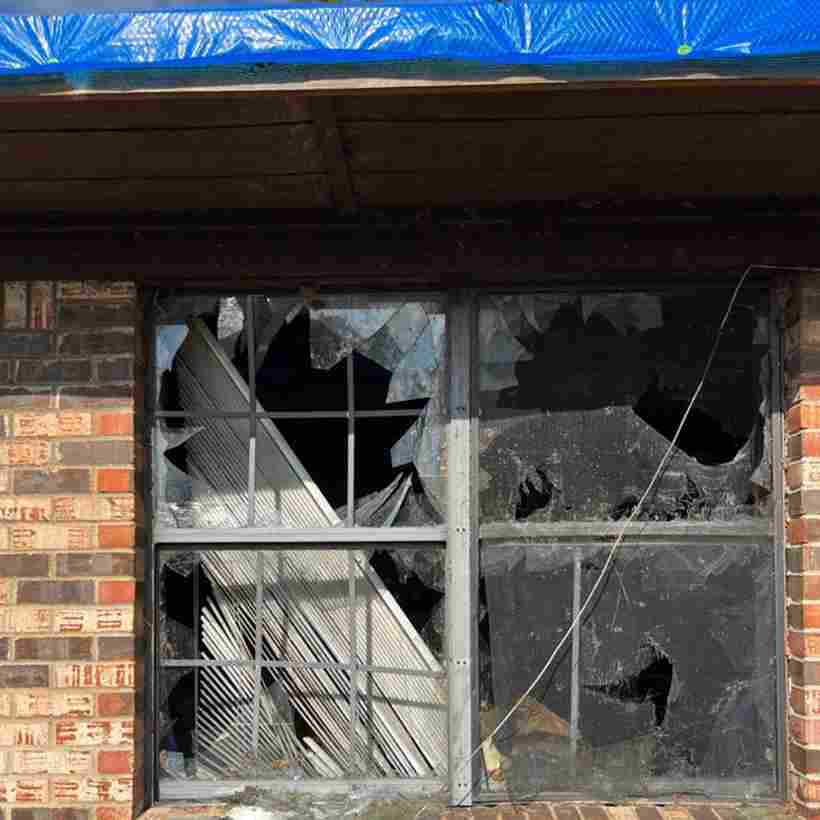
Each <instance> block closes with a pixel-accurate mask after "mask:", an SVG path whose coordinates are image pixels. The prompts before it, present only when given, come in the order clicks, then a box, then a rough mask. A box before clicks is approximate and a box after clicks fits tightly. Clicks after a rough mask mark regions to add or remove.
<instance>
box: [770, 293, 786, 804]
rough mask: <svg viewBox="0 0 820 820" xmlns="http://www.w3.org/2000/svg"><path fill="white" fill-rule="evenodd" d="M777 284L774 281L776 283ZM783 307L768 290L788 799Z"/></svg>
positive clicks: (780, 779) (780, 696)
mask: <svg viewBox="0 0 820 820" xmlns="http://www.w3.org/2000/svg"><path fill="white" fill-rule="evenodd" d="M776 284H777V283H776ZM784 352H785V351H784V343H783V307H782V305H781V303H780V299H779V294H778V289H777V287H774V288H772V289H771V292H770V306H769V355H770V359H769V361H770V364H771V366H770V372H771V377H770V382H771V384H770V388H771V409H770V416H771V447H772V459H771V462H772V463H771V467H772V497H773V499H774V524H775V526H774V532H775V536H774V539H773V540H774V543H773V547H774V555H775V562H774V563H775V584H776V586H775V596H774V597H775V609H776V611H775V635H776V653H777V654H776V662H775V669H776V670H777V674H776V681H775V689H776V697H777V715H776V720H775V731H776V733H777V737H776V738H775V749H776V771H775V777H776V780H777V791H778V794H779V795H780V797H781V798H782V799H784V800H785V799H787V798H788V793H787V792H788V788H787V786H788V778H787V766H788V762H787V761H788V750H787V748H786V721H787V710H788V704H787V698H786V673H787V670H786V667H785V663H786V638H785V636H786V588H785V587H786V541H785V536H786V510H785V503H786V496H785V493H786V487H785V480H784V474H783V471H784V464H785V450H786V446H785V427H784V423H783V401H784V380H783V356H784Z"/></svg>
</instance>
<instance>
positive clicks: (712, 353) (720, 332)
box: [417, 265, 756, 817]
mask: <svg viewBox="0 0 820 820" xmlns="http://www.w3.org/2000/svg"><path fill="white" fill-rule="evenodd" d="M753 267H756V266H754V265H749V267H748V268H746V270H745V271H743V275H742V276H741V277H740V280H739V281H738V283H737V286H736V287H735V290H734V293H732V298H731V299H730V300H729V305H728V307H727V308H726V312H725V313H724V315H723V320H722V321H721V323H720V327H719V328H718V331H717V335H716V336H715V342H714V344H713V345H712V350H711V351H710V353H709V358H708V359H707V360H706V365H705V367H704V368H703V375H702V376H701V379H700V382H699V383H698V386H697V387H696V388H695V392H694V393H693V394H692V398H691V399H690V401H689V404H688V405H687V407H686V410H685V411H684V413H683V416H682V417H681V420H680V424H678V429H677V430H676V431H675V435H674V436H673V437H672V440H671V441H670V443H669V447H668V448H667V450H666V453H664V456H663V458H662V459H661V461H660V463H659V464H658V469H657V470H655V474H654V475H653V476H652V479H651V480H650V482H649V484H648V485H647V487H646V489H645V490H644V493H643V495H642V496H641V498H640V500H639V501H638V503H637V504H636V505H635V507H634V508H633V510H632V512H631V514H630V515H629V518H627V519H626V520H625V521H624V523H623V526H622V527H621V531H620V533H618V537H617V538H616V539H615V543H614V544H613V545H612V549H611V550H610V551H609V555H608V556H607V559H606V561H605V562H604V566H603V568H602V569H601V572H600V574H599V575H598V578H597V579H596V580H595V583H594V584H593V586H592V589H591V590H590V592H589V595H587V597H586V600H585V601H584V603H583V604H582V605H581V608H580V609H579V610H578V614H577V615H576V616H575V618H574V619H573V621H572V623H571V624H570V625H569V627H568V628H567V631H566V632H565V633H564V636H563V637H562V638H561V640H560V641H558V643H557V645H556V646H555V649H554V650H553V652H552V654H551V655H550V656H549V658H547V661H546V663H545V664H544V665H543V666H542V667H541V671H540V672H539V673H538V674H537V675H536V676H535V679H534V680H533V682H532V683H531V684H530V685H529V686H528V687H527V689H526V690H525V691H524V694H523V695H521V697H519V698H518V700H517V701H516V702H515V703H514V704H513V706H512V707H511V708H510V710H509V711H508V712H507V714H506V715H504V717H503V718H502V719H501V720H500V721H499V723H498V725H497V726H496V727H495V729H493V731H492V732H490V734H489V735H488V736H487V737H486V738H484V740H483V741H482V742H481V743H480V744H479V745H478V746H477V747H476V748H475V749H474V750H473V753H472V754H471V755H470V756H469V757H468V758H467V759H466V760H465V761H464V762H463V763H462V764H461V768H462V769H463V768H464V767H466V766H468V765H469V764H470V763H471V762H472V761H473V760H474V759H475V757H476V755H477V754H478V753H479V752H480V751H481V749H482V747H483V745H484V744H485V743H489V742H490V741H491V740H492V739H493V738H494V737H495V736H496V735H497V734H498V733H499V732H500V731H501V728H502V727H503V726H504V725H505V724H506V723H507V721H508V720H509V719H510V718H511V717H512V716H513V714H514V713H515V711H516V709H518V707H519V706H521V704H522V703H523V702H524V701H525V700H526V699H527V698H528V697H529V696H530V694H531V693H532V690H533V689H535V687H536V686H538V684H539V683H540V682H541V680H542V679H543V677H544V675H546V673H547V671H548V670H549V668H550V666H552V663H553V661H554V660H555V659H556V658H557V657H558V654H559V653H560V651H561V649H562V648H563V646H564V644H565V643H566V642H567V640H568V639H569V638H570V636H571V635H572V631H573V630H574V629H575V626H576V625H577V624H578V623H579V622H580V621H581V619H582V618H583V617H584V614H585V612H586V609H587V607H588V606H589V604H590V602H591V601H592V600H594V598H595V596H596V594H597V593H598V590H599V589H600V587H601V585H602V584H603V582H604V580H605V579H606V577H607V575H608V574H609V570H610V569H611V568H612V563H613V562H614V560H615V555H616V554H617V552H618V548H619V547H620V546H621V544H622V543H623V540H624V536H625V535H626V531H627V529H628V527H629V525H630V524H631V523H632V522H633V521H634V520H635V519H636V518H637V517H638V515H639V514H640V512H641V507H643V505H644V503H645V502H646V499H647V498H648V497H649V495H650V493H651V492H652V490H653V489H654V488H655V484H656V483H657V481H658V479H659V478H660V477H661V475H662V474H663V471H664V470H665V469H666V465H667V463H668V462H669V458H670V456H671V455H672V453H673V452H674V450H675V448H676V447H677V444H678V439H679V438H680V434H681V431H682V430H683V425H684V424H686V420H687V419H688V418H689V414H690V413H691V412H692V408H693V407H694V406H695V402H696V401H697V400H698V396H700V393H701V390H703V386H704V384H705V383H706V378H707V376H708V375H709V371H710V370H711V368H712V362H713V361H714V359H715V355H716V354H717V350H718V346H719V344H720V339H721V337H722V336H723V331H724V329H725V327H726V322H728V321H729V316H730V315H731V313H732V309H733V308H734V306H735V302H736V301H737V296H738V294H739V293H740V289H741V288H742V287H743V283H744V282H745V281H746V277H747V276H748V275H749V272H750V271H751V270H752V268H753ZM471 789H472V787H471ZM467 794H469V792H468V793H467ZM464 796H465V797H466V796H467V795H464ZM463 799H464V798H463V797H462V800H463ZM460 802H461V801H459V803H458V804H456V805H459V804H460ZM417 817H418V815H417Z"/></svg>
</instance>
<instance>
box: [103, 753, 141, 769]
mask: <svg viewBox="0 0 820 820" xmlns="http://www.w3.org/2000/svg"><path fill="white" fill-rule="evenodd" d="M97 771H98V772H99V773H100V774H133V772H134V753H133V752H120V751H117V752H114V751H101V752H99V754H98V755H97Z"/></svg>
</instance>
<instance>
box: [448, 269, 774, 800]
mask: <svg viewBox="0 0 820 820" xmlns="http://www.w3.org/2000/svg"><path fill="white" fill-rule="evenodd" d="M699 287H700V285H699ZM706 287H708V288H710V289H721V290H724V291H725V290H727V289H729V288H730V287H731V284H730V283H726V282H710V283H708V284H707V285H706ZM746 287H747V288H755V289H757V290H758V291H760V292H761V293H763V292H764V291H765V292H767V293H768V296H769V298H768V306H767V307H768V330H769V363H770V384H769V401H770V409H769V415H770V420H771V428H770V432H771V468H772V498H773V510H772V515H771V517H770V518H769V519H768V520H766V521H765V522H762V523H761V524H760V525H758V524H757V523H740V524H738V523H734V522H726V523H722V522H662V523H652V522H641V525H640V529H639V530H638V531H636V532H634V533H628V535H627V537H626V538H625V539H624V542H623V543H624V545H637V546H641V545H645V546H649V545H667V544H668V545H669V546H673V545H674V546H675V547H677V548H680V547H681V543H680V542H681V539H685V540H686V541H689V542H691V543H693V544H698V545H703V544H709V543H726V542H727V541H729V542H732V541H734V542H736V543H737V542H744V541H750V540H755V539H759V538H761V537H769V538H771V545H772V550H773V553H774V555H773V558H774V567H773V571H774V573H775V578H774V600H773V602H772V603H773V606H774V607H775V613H774V628H775V635H776V647H775V652H776V655H775V660H776V662H777V664H778V668H779V670H780V671H779V674H777V675H776V677H775V690H776V691H775V699H776V704H775V712H776V714H775V778H776V782H775V790H774V795H773V796H768V795H767V796H765V797H753V798H749V800H751V801H752V802H755V803H760V804H761V805H766V804H779V803H781V802H782V801H783V800H787V799H788V782H787V767H788V749H787V735H786V730H787V720H786V715H787V669H786V649H785V629H786V614H785V612H786V610H785V602H786V592H785V579H786V567H785V549H786V543H785V533H786V528H785V514H786V513H785V501H786V497H785V473H784V464H785V438H784V410H783V402H784V348H785V345H784V319H783V304H782V302H781V300H779V299H778V297H777V292H776V282H775V279H774V277H770V276H768V275H767V274H764V275H763V277H762V278H758V277H756V278H755V279H752V280H750V281H749V282H748V283H747V285H746ZM686 289H688V286H686V285H683V284H682V283H671V284H667V283H655V284H650V283H641V284H640V285H632V286H630V283H624V284H620V283H619V284H617V285H616V284H611V285H603V286H599V285H598V283H592V284H589V285H586V284H583V283H582V284H579V285H578V286H577V287H576V286H573V285H572V284H568V283H565V284H563V285H556V286H549V287H530V288H527V287H521V288H496V287H494V288H492V290H490V291H488V292H487V293H488V295H493V294H498V295H502V294H503V295H509V294H524V293H543V294H549V293H552V294H559V293H565V294H567V295H581V294H584V293H598V292H612V293H622V292H628V291H630V290H635V291H638V290H640V291H641V292H650V293H669V292H674V291H675V290H678V291H683V290H686ZM477 346H478V345H476V348H477ZM471 366H474V363H473V362H471ZM477 527H478V538H477V543H478V548H479V551H483V550H484V549H488V548H489V549H492V548H493V547H498V548H502V549H503V548H504V547H508V546H510V545H513V544H514V545H516V546H521V545H530V546H544V545H561V546H564V547H566V548H567V549H568V550H572V549H573V546H574V544H576V543H580V544H589V543H590V541H591V540H595V541H599V542H601V543H602V544H605V543H606V542H607V541H614V540H615V538H616V537H617V535H618V533H619V532H620V526H619V525H618V524H617V523H613V522H608V521H601V522H591V523H587V522H555V523H523V524H522V523H516V522H510V523H507V522H492V523H488V524H477ZM505 539H506V543H504V541H505ZM490 540H492V541H493V542H495V543H493V544H486V543H485V542H486V541H490ZM684 546H685V545H684ZM448 548H449V542H448ZM578 559H579V555H578V550H577V549H576V550H574V560H573V582H572V583H573V589H572V620H573V622H574V620H575V618H576V617H577V614H578V611H579V609H580V605H581V596H580V564H579V560H578ZM579 640H580V623H578V624H575V627H574V629H573V631H572V638H571V645H570V658H571V660H570V669H571V680H570V727H571V734H570V745H571V748H572V749H573V750H574V749H575V747H576V745H577V733H578V722H579V696H580V681H579V660H580V646H579ZM573 758H574V755H573ZM476 782H477V780H474V784H475V783H476ZM721 782H722V781H721ZM743 782H744V783H745V782H746V781H743ZM678 785H679V784H678ZM672 790H673V791H674V789H672ZM451 794H452V792H451ZM640 796H641V795H634V797H640ZM538 798H540V799H545V798H554V799H588V798H589V795H588V794H584V793H570V794H564V795H557V794H556V795H553V794H549V795H547V794H538V795H533V796H532V799H538ZM482 799H486V800H490V801H492V800H494V799H496V798H495V797H494V796H492V795H486V796H485V795H481V794H480V793H479V792H478V790H477V789H474V790H473V800H474V801H475V802H481V801H482Z"/></svg>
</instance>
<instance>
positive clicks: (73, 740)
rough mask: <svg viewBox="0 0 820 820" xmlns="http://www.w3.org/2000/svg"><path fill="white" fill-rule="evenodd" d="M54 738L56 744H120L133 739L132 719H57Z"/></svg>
mask: <svg viewBox="0 0 820 820" xmlns="http://www.w3.org/2000/svg"><path fill="white" fill-rule="evenodd" d="M55 739H56V742H57V745H58V746H72V747H73V746H122V745H123V744H126V743H132V742H133V740H134V721H133V720H58V721H57V723H56V726H55ZM111 774H119V772H111Z"/></svg>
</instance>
